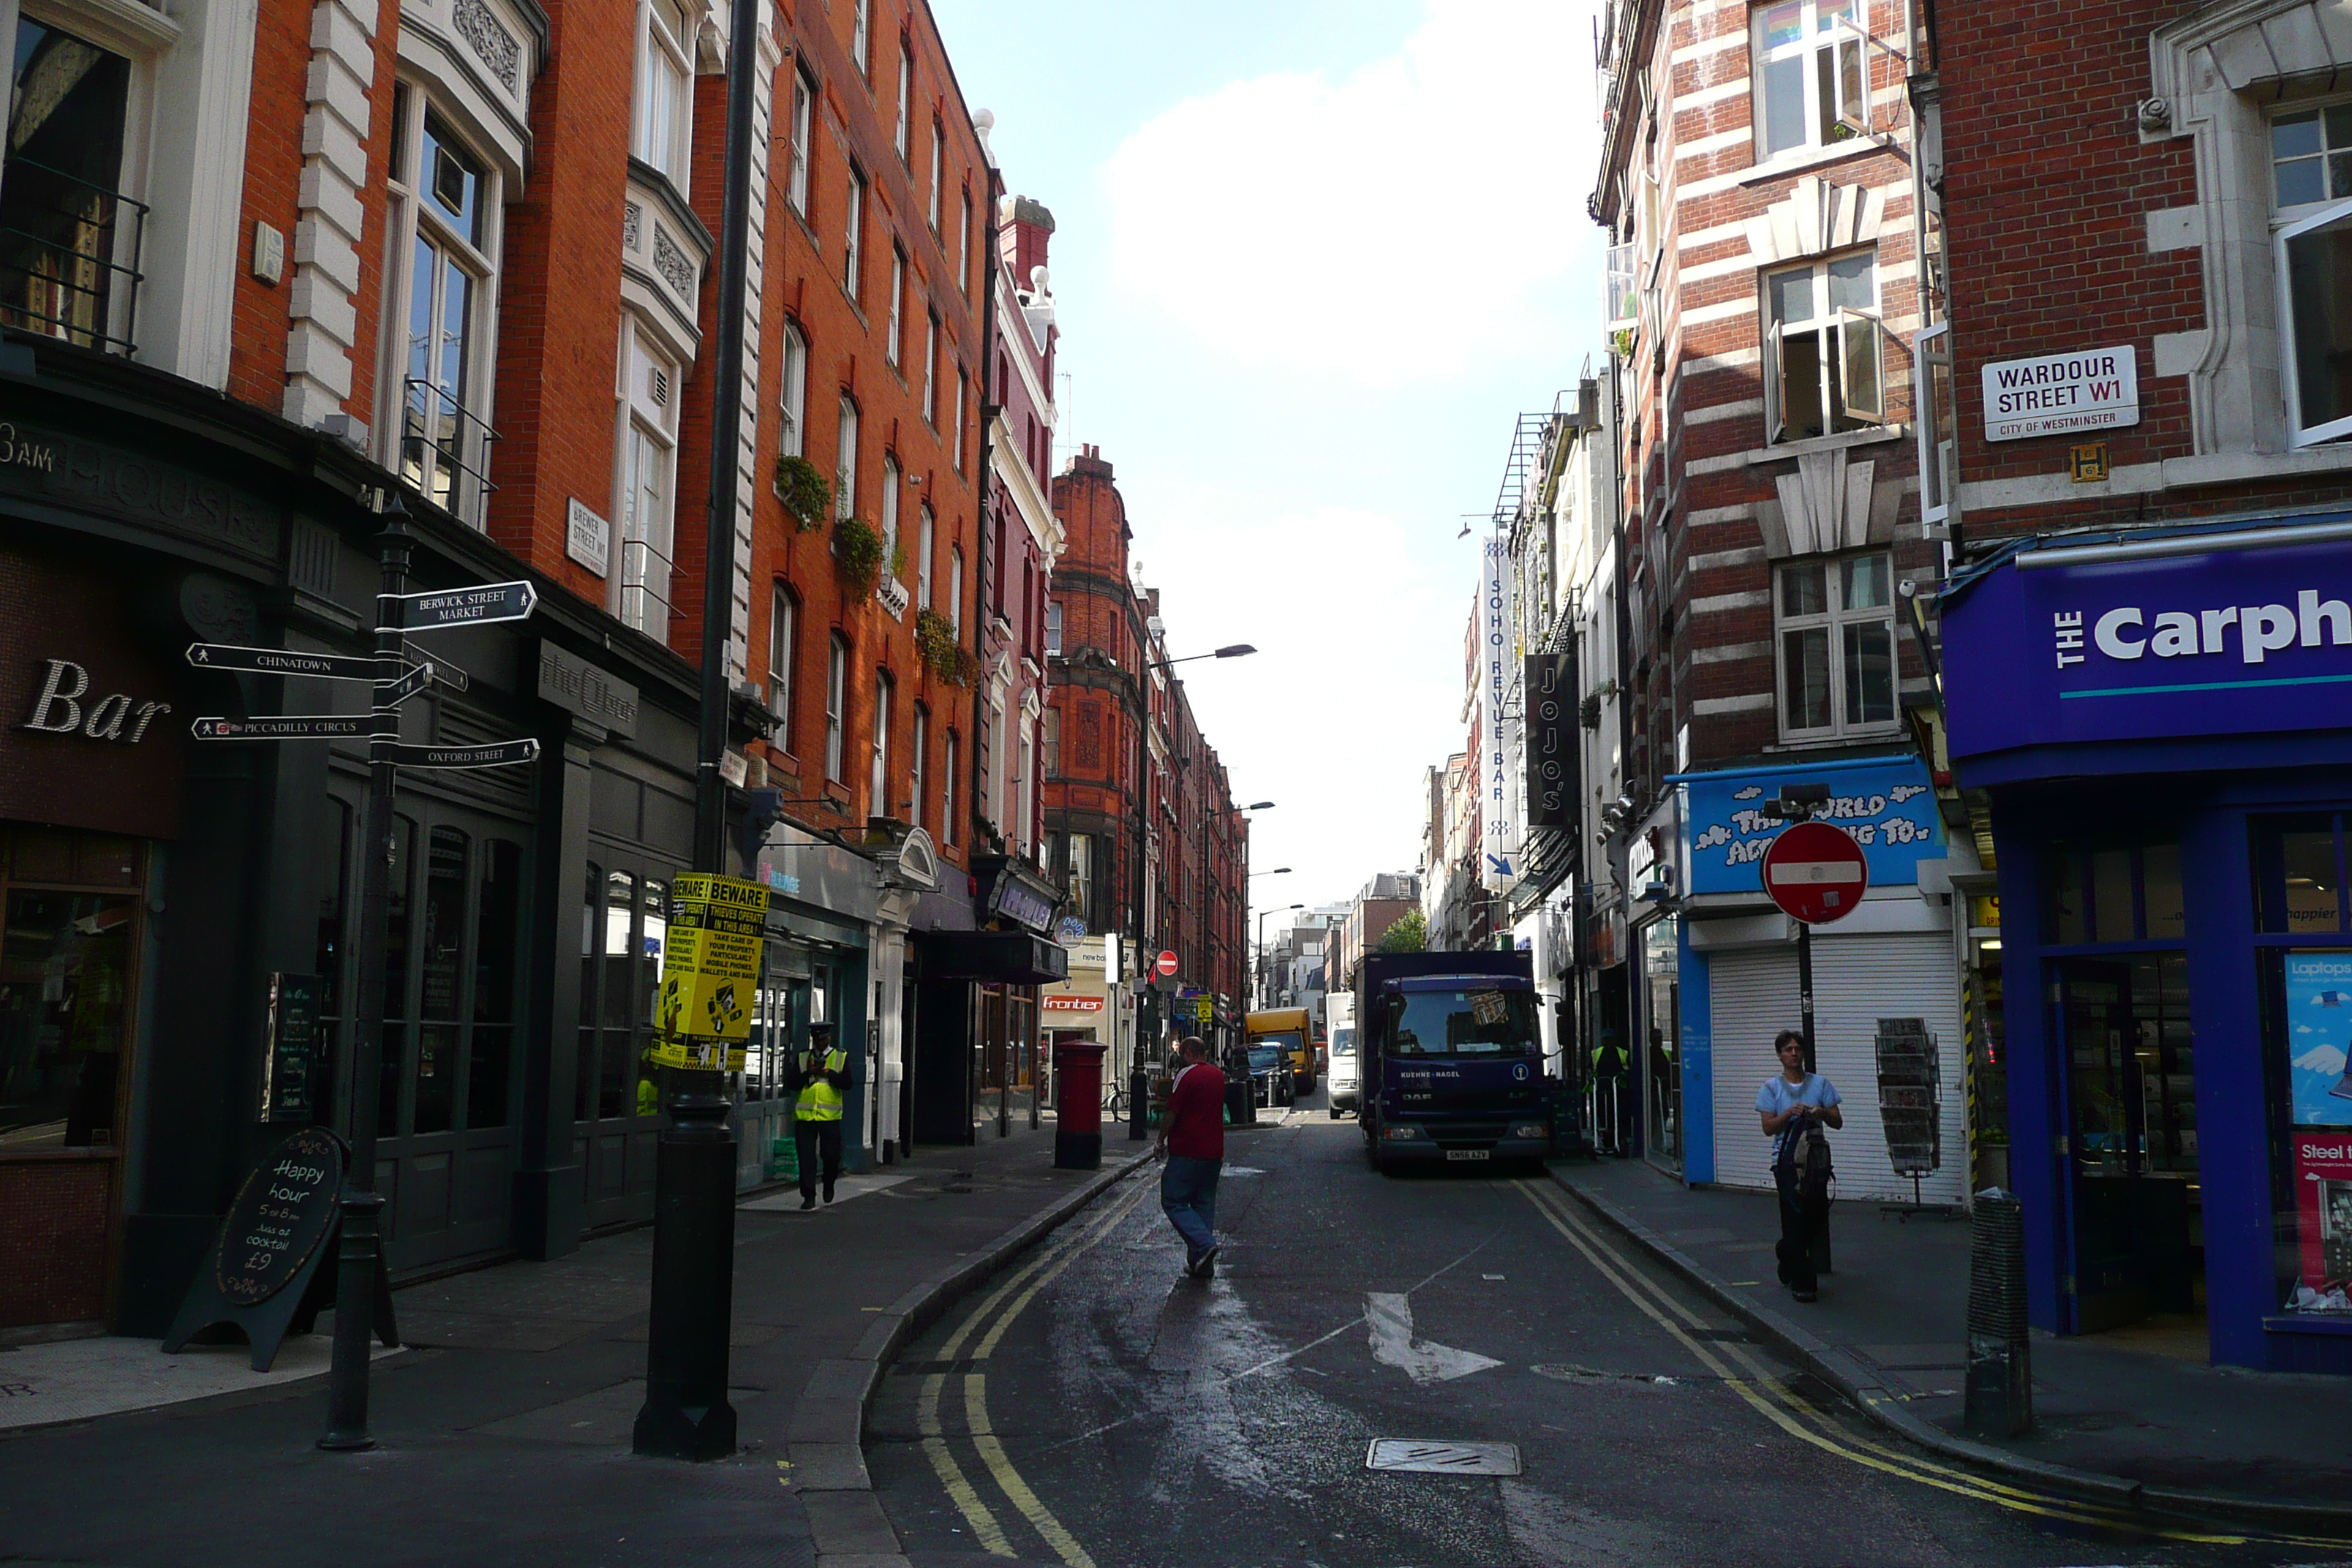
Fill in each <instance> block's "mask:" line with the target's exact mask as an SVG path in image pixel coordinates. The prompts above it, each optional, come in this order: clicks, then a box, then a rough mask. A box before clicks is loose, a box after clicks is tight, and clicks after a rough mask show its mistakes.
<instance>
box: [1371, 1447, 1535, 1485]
mask: <svg viewBox="0 0 2352 1568" xmlns="http://www.w3.org/2000/svg"><path fill="white" fill-rule="evenodd" d="M1364 1468H1366V1469H1370V1470H1413V1471H1418V1472H1420V1473H1422V1474H1423V1475H1433V1476H1516V1475H1517V1474H1518V1473H1519V1446H1518V1445H1517V1443H1443V1442H1434V1441H1432V1440H1430V1439H1428V1438H1424V1437H1375V1438H1373V1439H1372V1446H1371V1448H1370V1451H1368V1452H1367V1453H1366V1454H1365V1455H1364Z"/></svg>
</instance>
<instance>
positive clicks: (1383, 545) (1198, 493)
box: [932, 0, 1602, 940]
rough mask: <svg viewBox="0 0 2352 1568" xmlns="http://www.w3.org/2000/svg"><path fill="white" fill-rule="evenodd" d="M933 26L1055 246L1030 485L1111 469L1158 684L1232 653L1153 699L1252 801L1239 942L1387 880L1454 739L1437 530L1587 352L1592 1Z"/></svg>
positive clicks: (1356, 4) (1058, 17)
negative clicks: (1086, 454) (1056, 422)
mask: <svg viewBox="0 0 2352 1568" xmlns="http://www.w3.org/2000/svg"><path fill="white" fill-rule="evenodd" d="M932 7H933V10H934V12H935V14H936V15H937V16H938V19H939V25H940V32H941V34H942V35H943V37H945V39H946V42H947V47H948V52H949V55H950V58H951V59H952V60H953V61H954V63H955V69H956V75H957V78H958V80H959V82H960V84H961V87H962V89H963V95H964V99H965V101H966V102H967V103H969V104H970V105H971V107H972V108H973V109H974V110H980V109H987V110H991V111H992V112H993V113H994V115H995V117H996V128H995V130H994V132H992V137H991V142H992V147H993V149H994V151H995V153H996V157H997V161H998V163H999V164H1000V165H1001V166H1002V168H1003V172H1004V177H1005V183H1006V185H1007V187H1008V189H1010V190H1011V191H1013V193H1015V194H1017V195H1027V196H1031V197H1034V198H1035V199H1036V200H1038V201H1040V202H1043V203H1044V204H1045V205H1046V206H1047V207H1049V208H1051V209H1052V210H1053V213H1054V216H1055V235H1054V239H1053V252H1052V257H1053V260H1052V268H1051V271H1052V287H1053V292H1054V296H1055V310H1056V317H1057V320H1058V321H1059V324H1060V327H1061V330H1062V333H1063V337H1062V347H1061V351H1060V353H1061V369H1062V371H1063V373H1064V374H1065V377H1066V379H1065V381H1064V383H1063V385H1062V388H1061V393H1062V397H1063V406H1062V421H1061V428H1060V430H1059V432H1058V437H1057V443H1056V452H1055V466H1056V468H1058V467H1059V466H1060V465H1061V463H1062V461H1063V460H1064V459H1065V458H1066V457H1067V455H1068V453H1069V452H1071V451H1073V450H1075V449H1076V447H1077V446H1078V445H1079V444H1081V443H1084V444H1087V445H1092V446H1096V447H1100V448H1101V453H1102V457H1103V458H1104V459H1105V460H1106V461H1108V462H1109V463H1110V464H1111V466H1112V468H1113V469H1114V471H1115V473H1116V475H1117V478H1118V486H1119V490H1120V493H1121V494H1122V495H1123V496H1124V497H1125V499H1126V502H1127V510H1128V517H1129V523H1130V525H1131V527H1132V528H1133V530H1134V533H1135V543H1134V547H1133V548H1134V552H1135V557H1136V560H1137V561H1138V562H1139V563H1140V566H1141V571H1142V574H1143V577H1144V580H1145V581H1146V582H1147V583H1148V584H1150V585H1152V586H1155V587H1158V588H1159V589H1160V610H1161V615H1162V616H1163V617H1164V619H1165V621H1166V623H1167V626H1168V640H1169V651H1170V652H1171V654H1174V655H1182V654H1187V653H1192V652H1206V651H1207V650H1209V649H1211V648H1214V647H1221V646H1223V645H1225V644H1229V643H1237V642H1246V643H1250V644H1253V645H1255V647H1257V649H1258V650H1259V651H1258V652H1257V654H1256V655H1255V656H1254V657H1252V658H1237V659H1218V660H1202V662H1200V663H1197V664H1190V665H1186V666H1184V667H1182V668H1181V670H1180V671H1179V672H1178V673H1180V674H1181V675H1182V676H1183V677H1184V678H1185V683H1186V689H1187V690H1188V691H1189V693H1190V694H1191V697H1192V706H1193V710H1194V712H1195V713H1196V714H1197V715H1198V716H1199V719H1200V722H1201V729H1202V733H1203V734H1204V735H1206V736H1207V738H1208V740H1209V742H1210V744H1212V745H1213V746H1214V747H1216V748H1217V751H1218V752H1219V754H1220V756H1221V758H1222V759H1223V762H1224V763H1225V766H1226V770H1227V773H1228V776H1229V777H1230V779H1231V782H1232V786H1233V796H1234V801H1235V803H1236V804H1246V803H1249V802H1252V801H1259V800H1271V801H1273V802H1274V803H1275V808H1274V809H1273V810H1270V811H1264V812H1259V813H1256V814H1255V816H1253V818H1252V828H1251V841H1252V842H1251V868H1252V871H1253V872H1254V873H1255V875H1254V877H1253V879H1252V881H1251V884H1250V886H1251V889H1252V895H1253V897H1252V905H1253V914H1254V915H1255V912H1257V911H1260V910H1268V909H1273V910H1280V909H1282V908H1284V907H1286V906H1287V905H1288V904H1290V903H1292V902H1294V901H1295V902H1301V903H1304V904H1306V905H1307V907H1309V908H1313V907H1315V906H1317V905H1318V904H1323V903H1334V902H1340V901H1344V900H1348V899H1349V898H1351V897H1352V896H1353V895H1354V894H1355V893H1356V891H1357V890H1358V889H1360V888H1361V887H1362V886H1363V884H1364V883H1365V882H1366V881H1367V880H1369V879H1370V878H1371V876H1372V875H1373V874H1374V873H1375V872H1379V871H1395V870H1411V869H1412V868H1414V866H1415V864H1416V862H1417V861H1418V859H1419V857H1420V853H1421V829H1422V824H1423V819H1424V817H1425V816H1426V808H1425V805H1424V799H1425V796H1424V793H1423V792H1424V788H1425V785H1424V783H1423V770H1425V769H1426V768H1427V767H1429V766H1430V765H1431V764H1432V763H1441V762H1443V761H1444V758H1445V757H1446V755H1447V754H1448V753H1450V752H1455V751H1459V750H1461V749H1462V748H1463V746H1464V743H1465V737H1466V734H1467V731H1468V724H1467V721H1466V719H1465V715H1464V710H1463V684H1464V682H1463V661H1464V644H1465V636H1466V632H1467V627H1468V624H1469V616H1470V610H1471V604H1472V594H1473V592H1474V590H1475V578H1476V572H1477V559H1478V556H1477V551H1478V540H1477V537H1476V535H1475V532H1474V534H1473V535H1472V537H1470V538H1466V539H1465V538H1460V537H1458V535H1459V533H1460V531H1461V528H1462V524H1463V521H1464V518H1465V514H1468V515H1471V516H1473V517H1475V519H1476V520H1477V521H1475V522H1474V524H1473V526H1474V529H1475V528H1483V527H1484V526H1485V519H1486V517H1487V515H1488V514H1489V513H1490V512H1491V511H1492V510H1493V508H1494V505H1495V499H1496V490H1497V489H1498V488H1499V486H1500V484H1501V481H1502V476H1503V468H1504V460H1505V458H1506V456H1507V453H1508V450H1509V446H1510V439H1511V433H1512V429H1513V426H1514V423H1515V421H1516V418H1517V415H1518V414H1519V413H1520V412H1521V411H1523V410H1524V411H1528V412H1536V411H1541V410H1546V409H1549V407H1550V406H1551V405H1552V401H1553V398H1554V396H1555V395H1557V394H1558V393H1559V391H1561V390H1562V389H1563V388H1571V387H1573V386H1574V384H1575V383H1576V381H1577V379H1578V377H1579V376H1580V374H1587V373H1588V371H1589V366H1590V364H1591V363H1597V362H1598V360H1599V358H1600V355H1601V350H1602V334H1601V252H1602V244H1601V231H1600V230H1599V229H1598V228H1596V227H1595V226H1593V225H1592V223H1591V219H1590V218H1589V217H1588V216H1586V213H1585V198H1586V196H1587V195H1588V194H1589V193H1590V192H1591V188H1592V183H1593V170H1594V168H1595V165H1596V161H1597V158H1598V147H1599V134H1598V129H1597V125H1596V112H1595V110H1594V107H1593V90H1594V84H1593V72H1592V66H1591V61H1592V37H1593V15H1594V12H1593V4H1592V0H1275V3H1273V4H1268V3H1267V0H1195V3H1192V4H1187V5H1181V6H1180V5H1170V4H1165V3H1159V0H1147V3H1144V4H1129V5H1103V4H1101V0H1084V3H1081V0H932ZM1276 867H1288V868H1291V869H1290V871H1289V872H1288V874H1286V875H1280V876H1276V875H1266V874H1265V873H1269V872H1271V871H1272V870H1273V869H1274V868H1276ZM1267 923H1268V925H1269V926H1270V927H1271V926H1273V925H1274V923H1275V922H1273V921H1268V922H1267ZM1253 939H1254V940H1255V921H1253Z"/></svg>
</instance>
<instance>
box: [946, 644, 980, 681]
mask: <svg viewBox="0 0 2352 1568" xmlns="http://www.w3.org/2000/svg"><path fill="white" fill-rule="evenodd" d="M952 679H954V681H955V683H956V684H957V685H958V686H977V685H979V684H980V655H978V654H976V653H974V652H972V651H971V649H970V648H968V647H959V648H957V649H956V654H955V675H954V676H953V678H952Z"/></svg>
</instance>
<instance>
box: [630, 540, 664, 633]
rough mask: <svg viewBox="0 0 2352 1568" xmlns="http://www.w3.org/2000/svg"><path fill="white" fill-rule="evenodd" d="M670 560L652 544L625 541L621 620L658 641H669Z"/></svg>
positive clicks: (648, 542) (644, 541) (639, 541)
mask: <svg viewBox="0 0 2352 1568" xmlns="http://www.w3.org/2000/svg"><path fill="white" fill-rule="evenodd" d="M669 573H670V559H669V557H668V556H667V555H664V554H663V553H662V552H660V551H658V550H656V549H655V548H654V547H653V544H652V542H650V541H647V540H643V539H625V540H623V541H621V621H622V624H624V625H625V626H630V627H633V628H634V629H635V630H637V631H641V632H643V633H645V634H646V636H647V637H652V638H653V639H654V640H655V641H656V642H667V641H668V640H669V617H670V602H669Z"/></svg>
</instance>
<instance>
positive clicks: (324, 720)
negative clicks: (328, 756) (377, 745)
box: [188, 713, 368, 741]
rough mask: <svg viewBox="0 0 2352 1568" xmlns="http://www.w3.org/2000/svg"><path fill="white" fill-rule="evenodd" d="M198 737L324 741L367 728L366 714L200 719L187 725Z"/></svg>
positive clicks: (276, 715)
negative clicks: (354, 715)
mask: <svg viewBox="0 0 2352 1568" xmlns="http://www.w3.org/2000/svg"><path fill="white" fill-rule="evenodd" d="M188 732H189V733H190V734H192V735H194V737H195V738H196V739H197V740H199V741H323V740H328V739H331V738H332V737H334V736H338V735H364V734H366V733H367V732H368V719H367V716H366V715H365V714H361V715H359V716H358V717H356V718H349V719H347V718H344V717H342V716H341V715H340V714H334V713H310V714H304V713H274V714H270V715H268V716H267V717H264V718H260V719H219V718H210V719H199V720H197V721H195V722H194V723H193V724H191V725H189V726H188Z"/></svg>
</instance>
